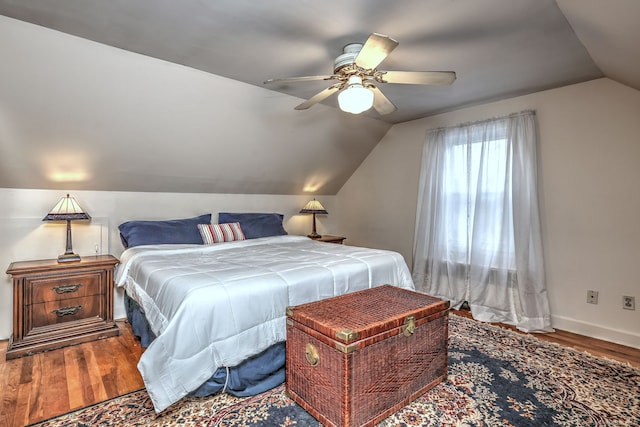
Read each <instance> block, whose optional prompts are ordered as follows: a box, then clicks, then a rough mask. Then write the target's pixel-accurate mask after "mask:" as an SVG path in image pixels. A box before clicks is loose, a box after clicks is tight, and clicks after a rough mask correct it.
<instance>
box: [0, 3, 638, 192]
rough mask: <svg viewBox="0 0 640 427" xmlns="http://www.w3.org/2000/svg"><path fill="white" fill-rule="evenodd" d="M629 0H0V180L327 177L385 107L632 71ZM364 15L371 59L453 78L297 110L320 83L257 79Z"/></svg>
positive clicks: (237, 181)
mask: <svg viewBox="0 0 640 427" xmlns="http://www.w3.org/2000/svg"><path fill="white" fill-rule="evenodd" d="M605 3H606V6H604V4H605ZM638 4H640V2H636V1H634V0H626V1H625V0H616V1H615V2H600V1H598V0H559V1H558V3H556V2H555V1H553V0H520V1H516V2H514V1H512V0H481V1H478V0H413V1H402V2H393V1H370V0H350V1H348V2H344V1H341V2H338V1H317V2H306V1H298V0H271V1H264V2H255V1H248V0H215V1H214V0H182V1H180V2H176V1H171V0H161V1H158V0H138V1H136V2H130V1H126V0H112V1H108V2H105V1H100V0H82V1H81V0H58V1H56V2H43V1H38V0H13V1H10V0H0V15H3V16H4V17H2V16H0V18H2V19H0V48H1V51H2V52H3V61H2V62H3V66H2V67H0V144H1V145H0V147H2V151H3V156H2V159H0V166H1V167H2V168H1V169H0V187H15V188H60V189H68V188H75V189H93V190H120V191H165V192H170V191H177V192H211V193H224V192H227V193H263V194H271V193H273V194H301V193H304V192H308V193H313V194H335V193H336V192H337V191H338V190H339V189H340V188H341V186H342V185H343V183H344V182H345V181H346V180H347V179H348V177H349V176H350V175H351V174H352V173H353V171H354V170H355V169H356V168H357V167H358V165H359V164H360V163H361V162H362V160H363V159H364V158H365V157H366V156H367V155H368V153H369V152H370V151H371V150H372V149H373V147H374V146H375V145H376V144H377V142H378V141H379V140H380V139H381V138H382V137H383V136H384V134H385V133H386V131H387V130H388V129H389V127H390V126H392V125H393V124H395V123H400V122H403V121H407V120H413V119H417V118H421V117H425V116H429V115H433V114H436V113H440V112H444V111H449V110H454V109H457V108H461V107H463V106H468V105H474V104H480V103H485V102H488V101H492V100H498V99H504V98H508V97H513V96H517V95H522V94H527V93H531V92H536V91H539V90H544V89H550V88H555V87H559V86H564V85H567V84H572V83H577V82H582V81H586V80H590V79H594V78H599V77H602V76H603V75H607V76H609V77H611V78H614V79H617V80H619V81H621V82H623V83H624V84H627V85H629V86H631V87H634V88H636V89H638V88H640V81H639V79H640V78H639V77H638V76H639V75H640V73H639V72H638V71H639V70H640V67H639V65H638V59H637V58H639V57H640V55H638V52H637V49H638V47H637V44H636V42H635V41H636V40H637V39H638V36H639V34H638V33H639V30H638V29H637V27H638V26H637V25H635V21H636V20H635V19H632V18H631V17H632V16H633V17H638V12H640V11H639V10H638V8H639V6H638ZM612 10H613V12H612ZM620 22H622V24H620ZM34 24H35V25H34ZM372 32H378V33H383V34H388V35H390V36H392V37H393V38H395V39H396V40H398V41H399V43H400V44H399V46H398V47H397V48H396V49H395V50H394V51H393V52H392V53H391V55H390V56H389V57H388V58H387V59H386V60H385V61H384V62H383V63H382V65H381V66H380V68H381V69H386V70H453V71H455V72H456V73H457V80H456V82H455V83H454V84H453V85H451V86H447V87H433V86H408V85H391V84H387V85H384V87H382V88H381V89H382V90H383V91H384V93H385V94H386V95H387V97H388V98H389V99H391V101H392V102H394V104H396V105H397V107H398V111H397V112H395V113H393V114H390V115H387V116H379V115H377V113H375V112H368V113H366V114H364V115H361V116H352V115H350V114H348V113H343V112H341V111H340V110H339V109H337V108H336V104H335V97H332V98H329V99H328V100H326V101H325V102H324V103H323V104H319V105H316V106H314V107H312V108H311V109H309V110H306V111H294V110H293V107H294V106H295V105H297V104H299V103H300V102H302V100H304V99H307V98H309V97H311V96H312V95H313V94H315V93H317V92H319V91H320V90H322V89H323V88H324V87H326V86H327V84H326V82H322V81H320V82H307V83H296V84H287V85H284V84H283V85H271V86H265V85H263V82H264V80H266V79H268V78H273V77H290V76H306V75H318V74H330V73H331V72H332V64H333V60H334V59H335V57H336V56H337V55H339V54H340V53H341V52H342V47H343V46H344V45H345V44H347V43H353V42H363V41H364V40H366V38H367V36H368V35H369V34H370V33H372ZM627 53H628V54H630V55H627ZM629 56H633V58H632V59H629V58H628V57H629ZM621 58H627V59H621Z"/></svg>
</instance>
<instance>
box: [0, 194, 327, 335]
mask: <svg viewBox="0 0 640 427" xmlns="http://www.w3.org/2000/svg"><path fill="white" fill-rule="evenodd" d="M68 192H69V193H70V194H71V195H72V196H74V197H75V198H76V200H77V201H78V203H79V204H80V205H81V206H82V207H83V208H84V209H86V211H87V212H88V213H89V215H91V217H92V220H91V222H90V223H84V222H82V221H77V222H73V223H72V240H73V249H74V252H75V253H77V254H79V255H81V256H82V255H94V254H95V253H96V245H97V247H98V253H100V254H106V253H109V254H112V255H114V256H116V257H118V256H120V254H121V253H122V251H123V250H124V248H123V246H122V243H121V242H120V237H119V234H118V225H119V224H121V223H122V222H125V221H128V220H133V219H174V218H187V217H192V216H196V215H201V214H206V213H212V222H217V219H218V217H217V215H218V212H221V211H226V212H278V213H282V214H284V215H285V218H284V227H285V229H286V230H287V231H288V232H289V234H298V235H306V234H308V233H310V232H311V227H312V222H311V221H312V220H311V216H310V215H302V214H299V213H298V212H299V211H300V209H302V207H303V206H304V205H305V203H307V202H308V201H309V200H310V199H311V198H312V197H311V196H307V195H301V196H279V195H255V194H200V193H198V194H194V193H189V194H182V193H181V194H179V193H140V192H111V191H73V190H69V191H68ZM65 194H66V192H65V191H58V190H22V189H7V188H0V200H2V201H3V206H4V208H3V215H2V218H0V236H2V237H1V238H0V242H1V244H0V267H2V268H4V270H5V271H6V269H7V268H8V267H9V264H10V263H11V262H13V261H24V260H33V259H48V258H56V257H57V256H58V255H60V254H62V253H64V251H65V239H66V224H65V223H48V222H46V223H45V222H43V221H42V218H43V217H44V216H45V215H46V214H47V213H48V212H49V209H51V208H52V207H53V205H55V203H56V202H57V201H58V200H60V198H61V197H63V196H64V195H65ZM316 198H317V199H318V200H319V201H320V202H321V203H322V205H323V206H324V207H325V208H326V209H327V211H328V212H329V215H318V216H317V229H318V232H319V233H321V234H322V233H327V234H329V233H334V234H335V233H336V232H337V231H336V228H335V226H334V224H335V221H336V216H335V215H333V212H335V202H334V201H335V196H316ZM2 276H3V278H2V279H1V280H0V339H7V338H8V337H9V336H10V335H11V332H12V324H13V323H12V322H13V311H12V310H13V309H12V301H13V299H12V298H13V296H12V295H13V293H12V283H11V278H10V277H9V276H8V275H2ZM115 296H116V298H115V307H114V315H115V318H116V319H118V318H123V317H125V312H124V306H123V302H122V301H123V299H122V296H123V293H122V290H120V289H117V290H116V294H115Z"/></svg>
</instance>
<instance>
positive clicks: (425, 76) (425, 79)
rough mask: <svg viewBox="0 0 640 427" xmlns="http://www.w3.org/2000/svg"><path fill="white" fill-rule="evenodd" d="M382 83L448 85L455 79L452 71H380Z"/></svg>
mask: <svg viewBox="0 0 640 427" xmlns="http://www.w3.org/2000/svg"><path fill="white" fill-rule="evenodd" d="M380 74H381V76H380V79H381V80H378V81H381V82H382V83H399V84H407V85H450V84H451V83H453V82H454V81H455V79H456V73H455V72H453V71H380Z"/></svg>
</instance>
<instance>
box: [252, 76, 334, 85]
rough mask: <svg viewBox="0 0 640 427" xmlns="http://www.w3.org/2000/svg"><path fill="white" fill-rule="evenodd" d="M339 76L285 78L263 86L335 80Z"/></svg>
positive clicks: (265, 82)
mask: <svg viewBox="0 0 640 427" xmlns="http://www.w3.org/2000/svg"><path fill="white" fill-rule="evenodd" d="M337 78H338V76H336V75H331V76H305V77H285V78H282V79H269V80H265V81H264V83H263V84H265V85H266V84H269V83H292V82H309V81H313V80H335V79H337Z"/></svg>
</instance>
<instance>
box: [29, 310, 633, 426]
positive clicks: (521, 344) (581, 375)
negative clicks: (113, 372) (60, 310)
mask: <svg viewBox="0 0 640 427" xmlns="http://www.w3.org/2000/svg"><path fill="white" fill-rule="evenodd" d="M449 332H450V337H449V375H448V379H447V381H446V382H444V383H441V384H439V385H437V386H436V387H434V388H433V389H431V390H429V391H428V392H427V393H426V394H424V395H423V396H422V397H420V398H418V399H417V400H415V401H414V402H413V403H411V404H409V405H408V406H406V407H405V408H403V409H401V410H400V411H398V412H397V413H395V414H393V415H391V416H390V417H389V418H387V419H386V420H384V421H382V422H381V423H380V424H379V426H384V427H413V426H503V427H504V426H572V427H582V426H640V369H637V368H633V367H630V366H627V365H625V364H622V363H618V362H615V361H609V360H606V359H602V358H598V357H593V356H591V355H588V354H585V353H580V352H577V351H573V350H571V349H567V348H564V347H560V346H558V345H555V344H550V343H546V342H543V341H540V340H538V339H536V338H533V337H531V336H527V335H523V334H518V333H515V332H512V331H509V330H506V329H502V328H499V327H495V326H491V325H486V324H482V323H479V322H475V321H472V320H469V319H466V318H463V317H459V316H455V315H453V316H450V317H449ZM35 425H36V426H39V427H45V426H46V427H53V426H55V427H58V426H174V425H180V426H185V427H191V426H203V427H204V426H220V427H240V426H243V427H251V426H305V427H306V426H319V425H320V424H319V423H318V422H317V421H316V420H315V419H314V418H313V417H312V416H311V415H309V414H308V413H307V412H305V411H304V410H303V409H302V408H301V407H300V406H298V405H296V404H295V403H294V402H293V401H292V400H291V399H289V398H288V397H287V396H286V394H285V391H284V386H279V387H276V388H275V389H273V390H270V391H268V392H266V393H263V394H260V395H258V396H253V397H249V398H237V397H233V396H230V395H228V394H222V395H216V396H211V397H207V398H185V399H183V400H181V401H180V402H178V403H176V404H174V405H173V406H172V407H170V408H168V409H167V410H165V411H164V412H163V413H162V414H160V415H156V414H155V413H154V411H153V406H152V405H151V401H150V400H149V397H148V395H147V393H146V391H144V390H141V391H137V392H134V393H131V394H128V395H125V396H120V397H117V398H115V399H112V400H109V401H106V402H102V403H98V404H96V405H94V406H91V407H88V408H84V409H81V410H78V411H75V412H71V413H68V414H65V415H62V416H59V417H56V418H53V419H50V420H47V421H44V422H41V423H39V424H35Z"/></svg>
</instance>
